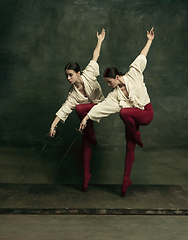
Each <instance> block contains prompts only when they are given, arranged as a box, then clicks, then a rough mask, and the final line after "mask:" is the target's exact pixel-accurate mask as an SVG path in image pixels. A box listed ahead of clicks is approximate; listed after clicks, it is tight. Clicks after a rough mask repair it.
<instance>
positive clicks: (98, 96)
mask: <svg viewBox="0 0 188 240" xmlns="http://www.w3.org/2000/svg"><path fill="white" fill-rule="evenodd" d="M99 74H100V73H99V65H98V63H97V62H95V61H94V60H91V61H90V62H89V64H88V65H87V67H86V68H85V70H84V71H83V72H82V74H81V77H82V79H83V83H84V90H85V92H86V95H87V97H85V96H84V95H83V94H82V93H81V92H80V91H79V90H78V88H77V87H76V86H75V85H74V84H73V85H72V86H71V88H70V90H69V93H68V96H67V99H66V101H65V103H64V104H63V105H62V107H61V108H60V109H59V111H58V112H57V113H56V115H57V116H58V117H59V118H60V120H61V122H63V123H64V122H65V120H66V119H67V118H68V116H69V114H70V113H71V112H72V111H73V109H74V108H75V107H76V106H77V105H78V104H84V103H99V102H102V101H103V100H104V96H103V93H102V89H101V86H100V85H99V83H98V82H97V78H96V77H97V76H99Z"/></svg>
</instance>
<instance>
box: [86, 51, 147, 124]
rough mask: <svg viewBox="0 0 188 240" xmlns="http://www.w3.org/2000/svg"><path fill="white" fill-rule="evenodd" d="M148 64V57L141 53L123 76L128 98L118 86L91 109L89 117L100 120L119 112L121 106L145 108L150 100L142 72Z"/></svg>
mask: <svg viewBox="0 0 188 240" xmlns="http://www.w3.org/2000/svg"><path fill="white" fill-rule="evenodd" d="M146 64H147V60H146V57H145V56H144V55H139V56H138V57H137V58H136V59H135V60H134V62H133V63H132V64H131V65H130V67H129V71H128V72H127V73H126V74H125V75H124V76H123V78H124V81H125V86H126V89H127V92H128V98H127V97H126V96H125V95H124V93H123V92H122V91H121V88H120V87H119V86H117V87H116V88H115V89H114V90H113V92H111V93H109V94H108V96H107V97H106V99H105V100H104V101H103V102H102V103H99V104H98V105H96V106H94V107H93V108H92V109H91V110H90V111H89V113H88V115H89V118H90V119H91V120H93V121H97V122H99V121H100V119H101V118H102V117H107V116H109V115H110V114H112V113H116V112H119V111H120V109H121V108H139V109H142V110H143V109H144V106H146V105H147V104H148V103H149V102H150V98H149V95H148V92H147V88H146V86H145V83H144V76H143V74H142V73H143V71H144V69H145V67H146Z"/></svg>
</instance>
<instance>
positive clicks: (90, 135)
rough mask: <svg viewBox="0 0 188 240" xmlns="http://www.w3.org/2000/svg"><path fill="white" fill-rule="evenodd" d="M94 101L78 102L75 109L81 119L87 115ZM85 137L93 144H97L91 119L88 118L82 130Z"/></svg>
mask: <svg viewBox="0 0 188 240" xmlns="http://www.w3.org/2000/svg"><path fill="white" fill-rule="evenodd" d="M95 105H96V104H94V103H86V104H79V105H77V106H76V108H75V111H76V113H77V115H78V117H79V119H80V121H82V119H83V118H84V117H85V116H86V115H87V113H88V112H89V111H90V109H91V108H92V107H93V106H95ZM83 133H84V136H85V138H86V139H87V140H88V142H90V143H91V144H92V145H93V146H96V145H97V140H96V138H95V130H94V128H93V121H92V120H90V119H89V120H88V121H87V127H86V128H85V129H84V130H83Z"/></svg>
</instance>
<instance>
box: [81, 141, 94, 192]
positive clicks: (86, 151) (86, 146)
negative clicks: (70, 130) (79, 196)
mask: <svg viewBox="0 0 188 240" xmlns="http://www.w3.org/2000/svg"><path fill="white" fill-rule="evenodd" d="M82 142H83V162H84V180H83V183H82V191H83V192H87V189H88V182H89V181H90V180H91V174H90V163H91V155H92V150H91V144H90V143H89V142H88V141H87V140H86V139H85V138H84V136H83V137H82Z"/></svg>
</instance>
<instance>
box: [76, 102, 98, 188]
mask: <svg viewBox="0 0 188 240" xmlns="http://www.w3.org/2000/svg"><path fill="white" fill-rule="evenodd" d="M94 105H96V104H94V103H86V104H79V105H77V106H76V108H75V111H76V113H77V115H78V117H79V119H80V121H81V120H82V119H83V118H84V117H85V116H86V115H87V113H88V112H89V111H90V109H91V108H92V107H93V106H94ZM83 133H84V135H82V142H83V162H84V181H83V184H82V191H84V192H85V191H87V187H88V182H89V181H90V180H91V174H90V162H91V155H92V150H91V144H92V145H94V146H96V145H97V140H96V138H95V131H94V129H93V121H92V120H90V119H89V120H88V121H87V127H86V128H85V129H84V130H83Z"/></svg>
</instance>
